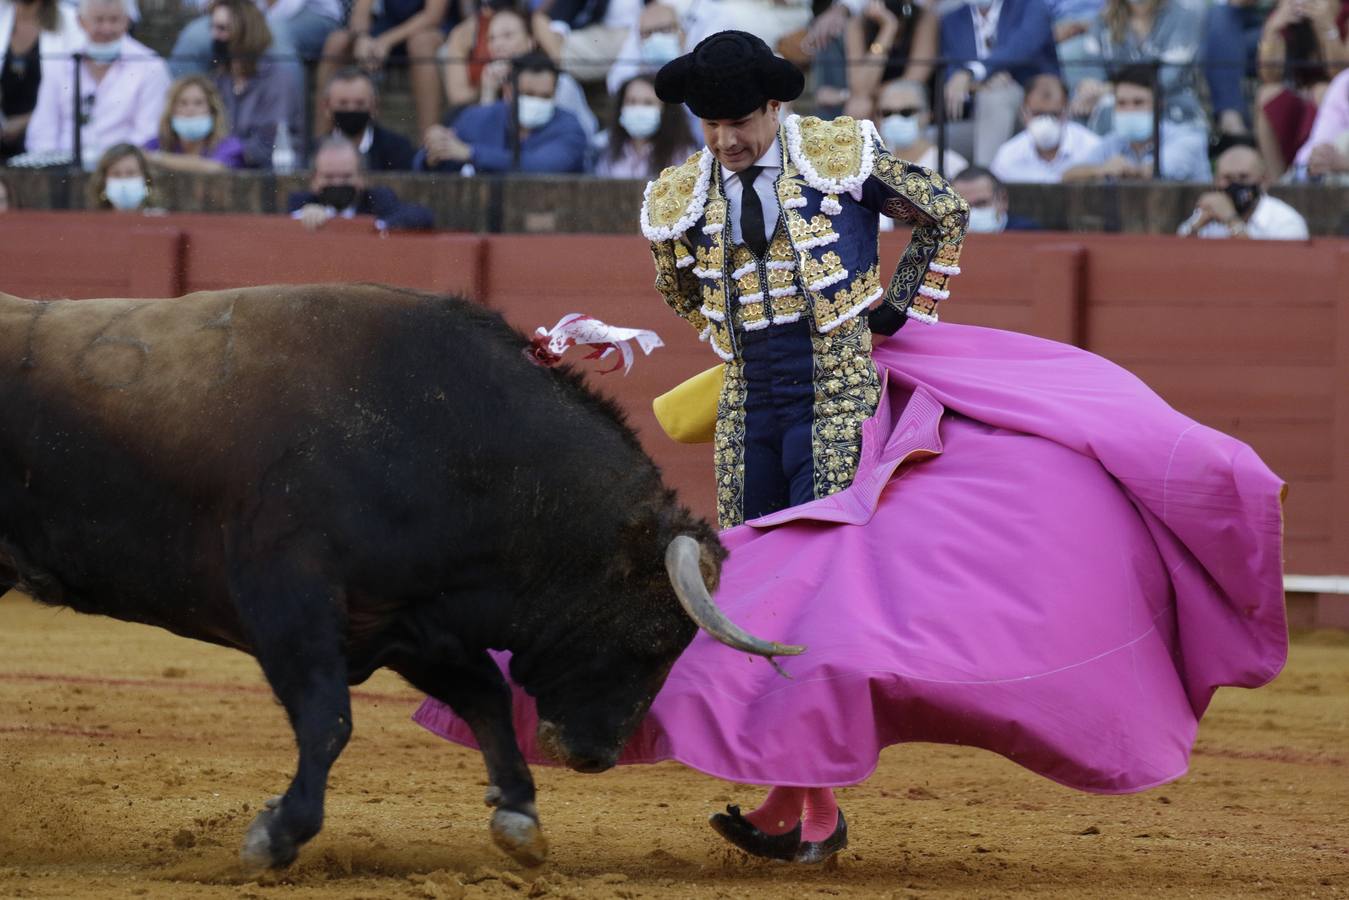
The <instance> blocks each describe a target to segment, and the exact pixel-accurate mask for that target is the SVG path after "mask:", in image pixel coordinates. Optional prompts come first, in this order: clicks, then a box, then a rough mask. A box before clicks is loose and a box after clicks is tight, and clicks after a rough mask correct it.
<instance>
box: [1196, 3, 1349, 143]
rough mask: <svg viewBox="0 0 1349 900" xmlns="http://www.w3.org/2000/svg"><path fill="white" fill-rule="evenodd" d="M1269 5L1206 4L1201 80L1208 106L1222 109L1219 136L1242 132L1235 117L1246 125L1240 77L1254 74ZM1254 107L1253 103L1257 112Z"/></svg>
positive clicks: (1244, 97)
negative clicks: (1207, 92)
mask: <svg viewBox="0 0 1349 900" xmlns="http://www.w3.org/2000/svg"><path fill="white" fill-rule="evenodd" d="M1332 2H1335V3H1338V2H1339V0H1332ZM1270 5H1271V4H1269V3H1267V2H1266V0H1224V2H1212V3H1209V4H1208V10H1207V12H1206V14H1205V16H1204V21H1205V24H1204V48H1203V50H1202V51H1201V53H1202V58H1203V60H1204V79H1205V80H1206V81H1207V82H1208V86H1209V106H1210V107H1211V108H1213V109H1216V110H1221V111H1222V112H1220V114H1219V116H1218V119H1219V126H1220V132H1221V133H1222V134H1223V135H1228V136H1240V135H1243V133H1244V131H1245V129H1239V128H1238V117H1240V119H1241V122H1240V124H1241V125H1243V126H1244V125H1246V124H1248V123H1247V122H1246V119H1248V118H1249V115H1248V110H1247V109H1246V92H1245V90H1244V88H1243V87H1242V80H1243V79H1244V78H1246V77H1247V76H1253V75H1255V62H1256V55H1257V50H1258V48H1259V46H1260V35H1261V32H1262V30H1263V26H1264V23H1265V17H1266V14H1267V13H1268V12H1269V8H1270ZM1258 109H1259V107H1258V106H1257V112H1258ZM1220 143H1221V141H1220Z"/></svg>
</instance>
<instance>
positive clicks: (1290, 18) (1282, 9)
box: [1255, 0, 1349, 178]
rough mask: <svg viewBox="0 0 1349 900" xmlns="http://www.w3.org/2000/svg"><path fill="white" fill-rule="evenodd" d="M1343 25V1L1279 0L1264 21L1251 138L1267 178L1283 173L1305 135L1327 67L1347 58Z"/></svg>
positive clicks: (1347, 24)
mask: <svg viewBox="0 0 1349 900" xmlns="http://www.w3.org/2000/svg"><path fill="white" fill-rule="evenodd" d="M1336 13H1338V18H1337V16H1336ZM1347 28H1349V3H1344V4H1340V3H1337V4H1335V5H1334V6H1332V5H1331V3H1330V2H1329V0H1279V3H1278V5H1277V6H1275V7H1274V11H1273V12H1272V13H1270V15H1269V19H1268V20H1266V22H1265V27H1264V31H1263V32H1262V34H1261V38H1260V50H1259V52H1260V80H1261V82H1262V83H1261V85H1260V89H1259V90H1258V91H1257V92H1256V95H1255V110H1256V117H1255V136H1256V140H1257V141H1258V142H1259V146H1260V152H1261V153H1262V154H1264V157H1265V163H1266V165H1268V166H1269V171H1270V175H1271V177H1273V178H1278V177H1279V176H1280V175H1282V174H1283V173H1284V170H1285V169H1287V168H1288V166H1289V164H1290V163H1291V162H1292V161H1293V157H1294V156H1296V155H1297V151H1298V148H1299V147H1301V146H1302V145H1303V144H1304V143H1306V142H1307V138H1309V137H1310V136H1311V131H1312V123H1313V122H1315V120H1316V110H1317V107H1318V106H1320V104H1321V99H1322V97H1324V96H1325V93H1326V89H1327V88H1328V87H1329V86H1330V78H1331V70H1332V68H1335V69H1338V68H1339V67H1340V66H1343V65H1344V64H1345V63H1346V62H1349V45H1346V43H1345V36H1346V29H1347Z"/></svg>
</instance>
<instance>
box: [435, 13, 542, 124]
mask: <svg viewBox="0 0 1349 900" xmlns="http://www.w3.org/2000/svg"><path fill="white" fill-rule="evenodd" d="M503 9H506V10H510V11H511V12H513V13H515V14H516V15H517V16H519V17H521V18H525V19H527V21H528V23H529V25H528V27H527V28H526V32H527V34H526V37H527V38H528V40H527V41H526V42H523V47H524V49H521V50H520V51H519V52H517V53H508V54H506V55H505V56H503V57H502V58H503V59H510V58H512V57H514V56H519V55H520V54H521V53H527V52H529V50H532V49H535V48H539V49H542V50H543V51H544V52H545V53H547V54H548V56H549V57H550V58H551V59H552V60H553V61H554V62H557V60H558V58H559V57H560V55H561V53H562V38H561V35H559V34H558V33H557V32H556V31H553V29H552V20H551V19H549V18H548V15H547V13H544V12H541V11H539V10H537V9H535V10H534V11H533V12H530V11H529V10H528V9H527V8H524V7H521V6H519V5H517V3H516V0H481V3H480V4H479V6H478V11H477V13H476V15H472V16H467V17H465V18H464V20H463V21H461V22H460V23H459V24H458V25H456V26H454V28H452V29H450V34H449V36H448V37H447V38H446V39H445V43H443V44H441V45H440V49H439V50H437V51H436V56H437V58H438V59H439V60H440V63H441V67H442V71H441V74H442V75H443V76H444V79H445V97H446V99H447V100H448V101H449V104H450V109H449V114H450V116H452V117H453V116H454V115H456V114H458V112H459V111H460V110H461V109H462V108H463V107H465V106H468V105H470V104H473V103H477V102H478V98H479V92H478V88H479V84H480V82H481V79H482V70H483V67H484V66H486V65H487V64H488V63H489V62H491V61H492V55H491V53H490V52H489V50H488V43H489V37H488V33H487V32H488V29H487V25H488V23H489V22H490V21H491V20H492V16H493V15H494V14H496V13H497V12H498V11H500V10H503ZM499 39H501V38H499Z"/></svg>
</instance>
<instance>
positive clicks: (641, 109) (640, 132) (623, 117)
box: [618, 106, 660, 140]
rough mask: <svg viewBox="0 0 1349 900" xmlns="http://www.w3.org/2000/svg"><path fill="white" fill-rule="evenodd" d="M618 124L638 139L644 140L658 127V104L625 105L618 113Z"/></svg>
mask: <svg viewBox="0 0 1349 900" xmlns="http://www.w3.org/2000/svg"><path fill="white" fill-rule="evenodd" d="M618 124H619V125H622V126H623V130H624V131H626V132H627V133H628V134H630V135H632V136H633V137H635V138H637V139H639V140H645V139H646V138H649V137H651V135H653V134H655V133H656V131H657V130H658V129H659V128H660V107H659V106H625V107H623V109H622V111H621V112H619V114H618Z"/></svg>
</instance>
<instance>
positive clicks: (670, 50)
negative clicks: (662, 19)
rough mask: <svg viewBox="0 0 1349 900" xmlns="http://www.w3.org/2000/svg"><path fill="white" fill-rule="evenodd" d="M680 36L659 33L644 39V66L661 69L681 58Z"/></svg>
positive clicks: (668, 32)
mask: <svg viewBox="0 0 1349 900" xmlns="http://www.w3.org/2000/svg"><path fill="white" fill-rule="evenodd" d="M679 52H680V47H679V35H677V34H675V33H674V32H671V31H657V32H655V33H653V34H649V35H647V36H646V37H644V38H642V64H643V65H645V66H651V67H655V68H660V67H661V66H663V65H665V64H666V63H667V62H670V61H671V60H673V59H674V58H675V57H677V56H679Z"/></svg>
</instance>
